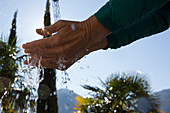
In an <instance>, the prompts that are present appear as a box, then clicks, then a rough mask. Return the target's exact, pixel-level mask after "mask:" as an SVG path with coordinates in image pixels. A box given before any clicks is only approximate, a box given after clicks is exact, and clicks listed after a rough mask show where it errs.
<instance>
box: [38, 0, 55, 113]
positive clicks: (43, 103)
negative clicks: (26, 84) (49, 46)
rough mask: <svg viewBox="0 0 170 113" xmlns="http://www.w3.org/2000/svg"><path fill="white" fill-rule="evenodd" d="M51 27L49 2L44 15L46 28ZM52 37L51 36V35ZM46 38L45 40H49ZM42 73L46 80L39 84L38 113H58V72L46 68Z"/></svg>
mask: <svg viewBox="0 0 170 113" xmlns="http://www.w3.org/2000/svg"><path fill="white" fill-rule="evenodd" d="M49 25H51V17H50V2H49V0H47V3H46V11H45V15H44V26H49ZM49 36H50V35H49ZM49 36H46V37H44V38H47V37H49ZM43 70H44V72H43V71H41V75H40V77H43V76H44V79H43V80H42V82H41V83H40V84H39V88H38V95H39V99H38V102H37V112H38V113H58V104H57V91H56V70H55V69H50V68H45V69H43Z"/></svg>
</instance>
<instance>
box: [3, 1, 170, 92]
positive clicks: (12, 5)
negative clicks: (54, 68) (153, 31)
mask: <svg viewBox="0 0 170 113" xmlns="http://www.w3.org/2000/svg"><path fill="white" fill-rule="evenodd" d="M107 1H108V0H61V1H60V2H59V3H60V10H61V19H67V20H74V21H83V20H85V19H87V18H88V17H89V16H91V15H93V14H94V13H95V12H96V11H97V10H98V9H99V8H100V7H102V6H103V5H104V4H105V3H106V2H107ZM45 2H46V0H0V17H1V18H0V34H1V33H3V34H4V35H5V36H7V35H8V34H9V29H10V28H11V21H12V18H13V14H14V12H15V11H16V10H17V9H18V17H17V36H18V39H19V40H18V46H19V47H21V45H22V44H23V43H26V42H29V41H32V40H36V39H40V38H42V37H41V36H39V35H37V34H36V33H35V29H36V28H39V27H43V15H44V10H45ZM51 11H52V8H51ZM51 14H53V13H51ZM169 36H170V29H169V30H167V31H165V32H163V33H160V34H158V35H154V36H151V37H146V38H144V39H141V40H138V41H136V42H134V43H132V44H130V45H127V46H125V47H122V48H120V49H117V50H111V49H109V50H105V51H104V50H100V51H96V52H93V53H92V54H90V55H87V56H86V57H85V58H83V59H81V60H80V62H78V63H76V64H74V65H73V66H72V67H71V68H69V69H68V70H67V72H68V74H69V77H70V79H71V81H70V82H69V83H68V84H66V85H63V84H62V83H61V76H63V75H62V73H61V72H60V71H58V73H57V77H58V82H57V83H58V84H57V86H58V88H62V87H66V86H67V87H68V88H69V89H72V90H74V91H75V92H77V93H79V94H83V95H84V94H86V90H83V88H81V87H80V85H83V84H90V85H93V86H100V82H99V80H98V77H100V78H101V79H102V80H105V79H106V77H108V76H109V75H110V74H111V73H117V72H126V73H130V72H139V73H143V74H144V75H146V78H147V79H148V81H149V82H150V84H151V87H152V88H153V91H160V90H162V89H167V88H170V83H169V81H170V51H169V49H170V38H169Z"/></svg>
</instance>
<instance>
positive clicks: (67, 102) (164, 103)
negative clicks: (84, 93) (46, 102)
mask: <svg viewBox="0 0 170 113" xmlns="http://www.w3.org/2000/svg"><path fill="white" fill-rule="evenodd" d="M77 95H78V94H76V93H74V92H73V91H72V90H68V89H59V90H58V104H59V113H72V111H75V110H74V105H75V104H76V100H75V97H76V96H77ZM156 95H158V96H159V98H160V101H161V105H160V110H161V111H164V112H165V113H170V89H167V90H162V91H160V92H157V93H156Z"/></svg>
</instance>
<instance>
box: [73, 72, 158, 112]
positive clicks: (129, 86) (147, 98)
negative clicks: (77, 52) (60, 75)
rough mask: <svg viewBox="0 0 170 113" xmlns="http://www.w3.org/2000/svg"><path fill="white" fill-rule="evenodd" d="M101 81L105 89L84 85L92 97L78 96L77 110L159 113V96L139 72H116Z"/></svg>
mask: <svg viewBox="0 0 170 113" xmlns="http://www.w3.org/2000/svg"><path fill="white" fill-rule="evenodd" d="M100 81H101V80H100ZM101 83H102V86H103V89H101V88H99V87H93V86H89V85H84V86H83V88H85V89H87V90H91V91H92V92H93V94H92V95H91V96H92V97H90V98H83V97H80V96H78V97H76V100H77V104H76V106H75V110H77V111H81V112H83V113H88V112H94V113H116V112H117V113H146V112H147V113H159V110H158V108H159V98H157V96H155V95H153V94H152V93H151V88H150V86H149V84H148V82H147V81H146V80H145V78H144V77H140V76H139V74H137V75H135V76H129V75H127V74H125V73H123V74H114V75H111V76H110V77H109V78H108V79H107V80H106V81H105V82H103V81H101Z"/></svg>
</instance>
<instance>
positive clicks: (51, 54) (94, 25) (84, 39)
mask: <svg viewBox="0 0 170 113" xmlns="http://www.w3.org/2000/svg"><path fill="white" fill-rule="evenodd" d="M36 32H37V33H38V34H39V35H42V36H47V35H50V34H52V33H56V32H57V33H56V34H54V35H52V36H51V37H49V38H44V39H40V40H36V41H33V42H29V43H26V44H24V45H23V48H24V49H25V53H28V54H30V56H31V58H30V59H29V62H28V61H24V64H28V63H30V62H31V64H32V65H36V66H38V63H39V60H40V59H41V60H40V64H41V66H42V67H46V68H54V69H60V70H66V69H68V68H69V67H70V66H71V65H72V64H74V63H75V62H76V61H77V60H79V59H81V58H82V57H83V56H85V55H87V54H89V53H90V52H92V51H95V50H98V49H102V48H105V47H106V46H107V40H106V38H105V37H106V36H107V35H109V34H110V33H111V32H110V31H109V30H108V29H106V28H105V27H104V26H102V25H101V24H100V23H99V22H98V20H97V19H96V17H95V16H91V17H90V18H89V19H87V20H86V21H83V22H73V21H65V20H59V21H58V22H56V23H55V24H53V25H51V26H48V27H46V28H45V29H37V30H36Z"/></svg>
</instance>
